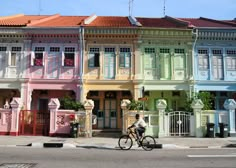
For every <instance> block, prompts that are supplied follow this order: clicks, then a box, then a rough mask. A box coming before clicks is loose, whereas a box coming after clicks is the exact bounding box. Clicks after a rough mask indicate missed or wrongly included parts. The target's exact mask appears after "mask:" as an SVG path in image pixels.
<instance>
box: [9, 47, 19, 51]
mask: <svg viewBox="0 0 236 168" xmlns="http://www.w3.org/2000/svg"><path fill="white" fill-rule="evenodd" d="M11 51H18V52H19V51H21V47H12V48H11Z"/></svg>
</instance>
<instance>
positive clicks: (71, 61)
mask: <svg viewBox="0 0 236 168" xmlns="http://www.w3.org/2000/svg"><path fill="white" fill-rule="evenodd" d="M63 63H64V66H67V67H73V66H75V48H74V47H65V52H64V62H63Z"/></svg>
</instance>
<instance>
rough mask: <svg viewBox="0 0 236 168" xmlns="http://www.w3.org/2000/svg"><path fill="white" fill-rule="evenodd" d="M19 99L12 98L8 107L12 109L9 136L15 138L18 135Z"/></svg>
mask: <svg viewBox="0 0 236 168" xmlns="http://www.w3.org/2000/svg"><path fill="white" fill-rule="evenodd" d="M21 104H22V102H21V99H20V98H18V97H13V100H12V101H11V103H10V105H11V108H12V115H11V131H10V135H15V136H17V135H18V134H19V120H20V117H19V116H20V108H21Z"/></svg>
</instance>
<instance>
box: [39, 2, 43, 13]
mask: <svg viewBox="0 0 236 168" xmlns="http://www.w3.org/2000/svg"><path fill="white" fill-rule="evenodd" d="M41 10H42V8H41V0H39V15H40V14H41Z"/></svg>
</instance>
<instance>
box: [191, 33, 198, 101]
mask: <svg viewBox="0 0 236 168" xmlns="http://www.w3.org/2000/svg"><path fill="white" fill-rule="evenodd" d="M192 34H193V35H195V40H194V43H193V48H192V67H193V68H192V79H193V80H194V76H195V68H196V67H195V66H194V63H195V55H194V53H195V52H194V50H195V47H196V43H197V40H198V29H196V28H193V30H192ZM194 90H195V89H194V87H193V91H194ZM191 97H192V93H191V90H190V98H191Z"/></svg>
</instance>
